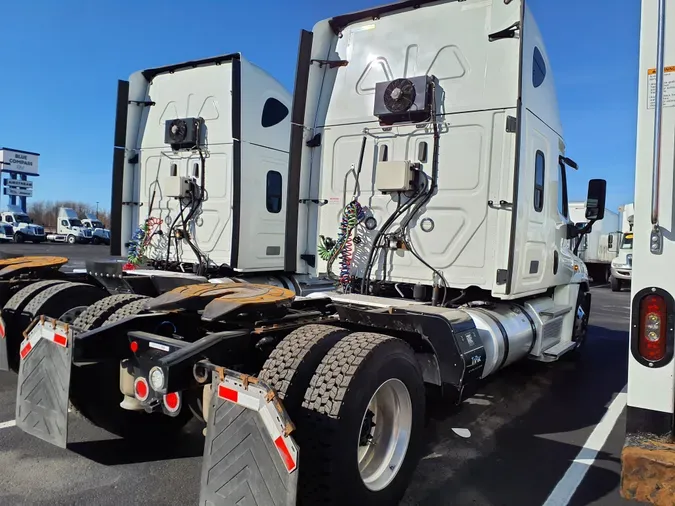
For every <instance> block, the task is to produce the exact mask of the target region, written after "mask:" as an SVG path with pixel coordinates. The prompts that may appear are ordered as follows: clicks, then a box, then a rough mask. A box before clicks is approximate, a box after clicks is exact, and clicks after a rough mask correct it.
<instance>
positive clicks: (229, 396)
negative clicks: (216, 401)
mask: <svg viewBox="0 0 675 506" xmlns="http://www.w3.org/2000/svg"><path fill="white" fill-rule="evenodd" d="M218 397H220V398H221V399H225V400H226V401H230V402H234V403H235V404H236V403H237V402H238V401H239V392H237V391H236V390H232V389H231V388H227V387H226V386H223V385H219V386H218Z"/></svg>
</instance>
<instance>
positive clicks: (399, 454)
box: [357, 378, 412, 492]
mask: <svg viewBox="0 0 675 506" xmlns="http://www.w3.org/2000/svg"><path fill="white" fill-rule="evenodd" d="M411 431H412V401H411V399H410V393H409V392H408V389H407V388H406V386H405V385H404V384H403V382H402V381H401V380H398V379H395V378H392V379H389V380H387V381H385V382H384V383H382V385H380V387H379V388H378V389H377V391H376V392H375V393H374V394H373V396H372V398H371V399H370V402H369V403H368V408H367V409H366V412H365V413H364V414H363V418H362V420H361V431H360V434H359V441H358V448H357V449H358V453H357V458H358V465H359V473H360V474H361V479H362V480H363V483H364V485H365V486H366V487H367V488H368V489H369V490H372V491H374V492H377V491H379V490H382V489H384V488H386V487H387V486H388V485H389V484H390V483H391V481H392V480H393V479H394V478H395V477H396V475H397V474H398V472H399V470H400V469H401V465H402V464H403V461H404V460H405V456H406V453H407V451H408V444H409V443H410V433H411Z"/></svg>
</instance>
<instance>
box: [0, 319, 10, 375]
mask: <svg viewBox="0 0 675 506" xmlns="http://www.w3.org/2000/svg"><path fill="white" fill-rule="evenodd" d="M0 371H9V355H8V354H7V339H6V334H5V320H3V319H2V316H0Z"/></svg>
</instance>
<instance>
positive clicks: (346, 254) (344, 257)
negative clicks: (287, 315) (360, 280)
mask: <svg viewBox="0 0 675 506" xmlns="http://www.w3.org/2000/svg"><path fill="white" fill-rule="evenodd" d="M364 217H365V211H364V209H363V207H362V206H361V204H360V203H359V202H358V200H353V201H351V202H350V203H349V204H347V206H345V208H344V210H343V211H342V219H341V220H340V228H339V231H338V237H337V240H336V241H332V240H331V239H329V238H326V237H324V236H320V237H319V248H318V250H319V257H321V259H322V260H324V261H326V262H327V263H328V265H327V270H328V275H329V276H330V277H331V278H333V279H335V277H334V274H333V272H332V266H333V262H334V261H335V259H336V258H337V257H338V256H339V257H340V276H339V278H338V279H339V282H340V285H341V286H342V289H343V290H344V291H347V290H348V289H349V287H350V285H351V283H352V275H351V265H352V257H353V255H354V241H353V237H352V232H353V231H354V229H355V228H356V226H357V225H358V224H359V223H360V222H361V221H362V220H363V218H364Z"/></svg>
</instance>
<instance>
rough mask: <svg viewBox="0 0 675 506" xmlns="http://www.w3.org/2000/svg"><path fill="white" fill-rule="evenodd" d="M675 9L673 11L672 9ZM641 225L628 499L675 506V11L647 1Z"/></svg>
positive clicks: (638, 190)
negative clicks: (674, 88)
mask: <svg viewBox="0 0 675 506" xmlns="http://www.w3.org/2000/svg"><path fill="white" fill-rule="evenodd" d="M669 7H671V6H669ZM640 39H641V40H640V64H639V75H640V84H639V91H638V114H637V132H638V135H637V155H636V164H635V215H634V216H635V219H634V239H633V265H632V267H633V268H632V274H633V277H632V280H631V283H632V286H631V299H632V300H631V310H630V328H629V333H630V334H629V335H630V337H629V352H628V384H627V391H628V406H627V410H626V439H625V444H624V448H623V451H622V454H621V462H622V468H621V495H622V496H623V497H624V498H626V499H633V500H636V501H641V502H644V503H650V504H656V505H659V506H661V505H662V506H665V505H672V504H674V503H675V440H674V435H673V427H675V381H674V380H673V378H674V377H675V361H673V350H674V349H675V343H674V341H675V340H674V330H673V327H674V323H675V320H674V318H675V300H674V298H673V295H674V294H675V271H674V270H673V264H674V263H675V237H673V235H672V230H673V226H675V222H674V216H675V214H674V213H673V205H674V202H673V198H672V188H673V184H675V168H674V167H673V159H675V158H674V157H675V143H674V142H673V132H674V131H675V110H673V108H672V105H673V100H672V96H671V95H670V94H669V93H664V92H665V91H666V89H667V88H669V87H670V80H671V77H670V76H672V67H670V65H672V63H668V62H669V61H670V62H672V61H673V55H672V53H668V52H667V50H666V48H672V47H673V46H674V45H675V10H673V9H672V8H666V1H665V0H643V1H642V14H641V29H640Z"/></svg>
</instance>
